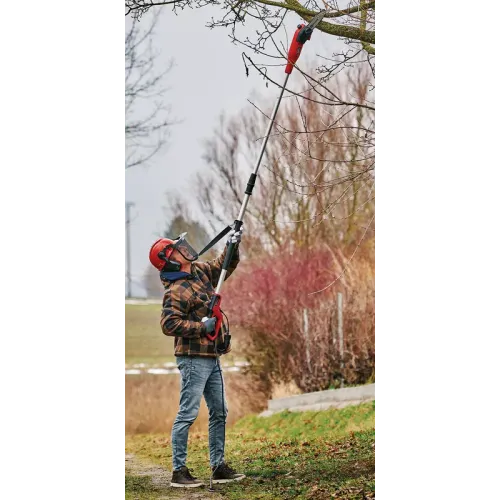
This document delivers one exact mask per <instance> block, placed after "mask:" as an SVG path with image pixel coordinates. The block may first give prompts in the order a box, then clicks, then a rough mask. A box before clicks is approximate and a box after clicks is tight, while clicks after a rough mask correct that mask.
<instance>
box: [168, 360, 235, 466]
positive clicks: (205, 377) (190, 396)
mask: <svg viewBox="0 0 500 500" xmlns="http://www.w3.org/2000/svg"><path fill="white" fill-rule="evenodd" d="M177 366H178V367H179V371H180V372H181V400H180V405H179V412H178V413H177V417H176V419H175V422H174V426H173V427H172V462H173V470H178V469H180V468H181V467H183V466H184V465H186V458H187V442H188V433H189V428H190V427H191V425H192V423H193V422H194V421H195V420H196V417H197V416H198V411H199V409H200V403H201V397H202V396H205V401H206V403H207V407H208V417H209V420H208V444H209V447H210V465H211V466H212V467H213V466H215V465H218V464H219V463H220V462H221V461H222V460H224V445H225V438H226V436H225V430H226V417H227V412H228V410H227V401H226V400H225V398H224V400H223V387H224V383H223V381H222V370H221V368H220V362H219V361H218V360H217V358H204V357H198V356H178V357H177ZM224 392H225V391H224Z"/></svg>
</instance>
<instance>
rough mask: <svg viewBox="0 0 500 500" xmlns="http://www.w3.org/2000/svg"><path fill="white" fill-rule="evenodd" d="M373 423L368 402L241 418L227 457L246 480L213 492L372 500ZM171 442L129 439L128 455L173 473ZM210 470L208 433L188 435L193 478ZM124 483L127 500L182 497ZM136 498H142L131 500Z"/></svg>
mask: <svg viewBox="0 0 500 500" xmlns="http://www.w3.org/2000/svg"><path fill="white" fill-rule="evenodd" d="M374 424H375V404H374V403H373V402H372V403H366V404H363V405H359V406H351V407H347V408H344V409H341V410H327V411H322V412H304V413H282V414H280V415H274V416H272V417H270V418H265V419H264V418H257V417H255V416H249V417H245V418H244V419H242V420H240V421H239V422H237V424H235V425H234V426H233V427H231V428H229V429H228V430H227V439H226V457H227V459H228V461H229V462H230V464H231V465H233V466H234V467H235V468H236V469H238V470H240V471H242V472H244V473H245V474H246V475H247V478H246V479H244V480H243V481H241V482H239V483H232V484H229V485H222V486H218V492H219V494H220V495H221V497H222V498H227V499H231V500H237V499H245V500H255V499H260V500H274V499H279V498H285V499H291V498H294V499H304V500H308V499H314V500H323V499H332V498H335V499H338V500H358V499H359V500H362V499H363V500H364V499H372V498H374V495H375V494H374V489H375V450H374V446H375V430H374ZM169 441H170V436H169V435H168V434H157V435H151V434H149V435H145V434H144V435H135V436H129V437H127V440H126V449H127V452H129V453H133V454H134V455H136V457H138V458H139V459H140V458H143V459H144V460H148V461H150V462H153V463H156V464H159V465H161V466H162V467H165V468H167V469H170V467H171V458H172V454H171V449H170V442H169ZM207 464H208V444H207V435H206V433H192V435H191V436H190V444H189V459H188V467H190V468H192V469H193V473H194V475H195V476H197V477H200V478H201V479H204V480H207V479H208V477H209V470H208V465H207ZM127 481H128V483H126V491H127V495H128V496H127V498H128V499H132V498H138V499H140V500H143V499H144V500H145V499H146V498H147V499H156V498H160V497H161V498H164V499H167V498H177V497H178V495H179V492H177V491H172V490H171V489H168V488H158V487H153V485H152V483H151V482H149V483H148V480H147V479H140V480H138V479H133V476H129V479H128V480H127ZM127 484H128V486H127ZM148 484H150V485H151V487H150V488H149V490H148V486H147V485H148ZM141 488H143V490H144V491H142V490H141ZM139 490H141V491H139ZM198 491H199V490H198ZM136 494H140V495H142V496H133V495H136ZM144 495H150V496H144Z"/></svg>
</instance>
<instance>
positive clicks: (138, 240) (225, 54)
mask: <svg viewBox="0 0 500 500" xmlns="http://www.w3.org/2000/svg"><path fill="white" fill-rule="evenodd" d="M216 14H217V8H215V9H214V8H211V7H206V8H202V9H197V10H189V9H187V10H186V11H184V12H180V13H179V15H178V16H176V15H175V14H173V13H172V11H171V10H169V9H168V8H163V9H162V10H161V15H160V19H159V22H158V24H157V27H156V33H155V37H154V45H155V48H156V49H157V50H159V51H160V56H159V57H158V64H160V65H161V64H164V65H167V64H168V61H169V60H170V59H171V58H173V59H174V60H175V66H174V68H173V69H172V71H171V72H170V73H169V75H168V77H167V80H166V81H167V83H168V85H169V87H170V90H169V92H167V93H166V94H165V101H166V103H167V104H171V106H172V114H173V115H174V116H175V117H176V118H178V119H180V120H182V122H181V123H180V124H178V125H175V126H174V127H173V128H172V129H171V136H170V141H169V145H168V146H167V147H166V148H165V149H164V150H163V151H162V152H160V153H159V154H158V155H157V156H155V157H154V159H153V160H151V161H150V162H149V166H148V167H142V166H138V167H133V168H131V169H128V170H127V171H126V174H125V184H126V186H125V199H126V201H128V202H133V203H134V204H135V206H134V207H133V208H132V223H131V225H130V231H131V233H130V235H131V242H132V243H131V274H132V279H133V280H134V283H133V285H132V292H133V295H134V296H142V295H143V293H144V291H143V288H142V286H141V285H142V283H141V282H142V276H143V274H144V272H145V270H146V268H147V266H148V265H150V264H149V259H148V252H149V249H150V247H151V244H152V243H153V241H154V240H155V239H157V238H158V237H160V236H161V232H162V231H163V229H164V228H165V226H166V219H165V213H164V210H163V207H164V205H165V199H166V192H168V191H170V190H181V191H184V192H186V191H189V190H190V184H191V182H190V181H191V179H192V177H193V175H194V174H195V172H197V171H202V170H203V168H204V162H203V160H202V158H201V157H202V154H203V145H202V143H203V140H204V139H207V138H210V137H211V134H212V131H213V129H214V128H215V127H216V125H217V119H218V117H219V115H220V113H221V112H222V111H223V110H224V111H225V112H226V113H227V114H228V115H233V114H235V113H237V112H239V111H240V110H241V109H242V108H244V107H245V105H246V104H247V98H249V97H250V96H251V95H252V93H253V94H254V95H255V93H256V94H257V95H258V97H257V98H256V104H262V105H264V104H265V102H266V100H268V102H270V103H271V106H272V104H273V102H274V100H275V99H276V97H277V94H278V91H277V89H276V87H274V86H272V85H269V87H268V88H266V86H265V83H264V82H263V80H262V78H261V77H260V76H259V75H258V74H257V73H256V71H253V72H252V71H250V76H249V77H248V78H247V77H246V74H245V68H244V65H243V62H242V57H241V54H242V52H243V50H244V47H242V46H239V45H234V44H232V43H231V42H230V40H229V38H228V31H227V30H225V29H223V28H218V29H213V30H210V29H208V28H206V27H205V24H206V22H207V21H208V20H209V19H210V17H211V16H212V15H213V16H214V17H215V15H216ZM150 20H151V17H148V16H147V15H146V16H144V17H143V18H142V20H141V24H142V23H144V25H145V26H146V25H147V24H148V23H149V22H150ZM287 20H288V21H287V29H288V32H289V33H290V32H292V33H293V31H294V30H295V28H296V24H298V22H300V18H299V16H297V15H296V14H295V13H290V14H289V15H288V16H287ZM127 23H128V20H127ZM288 25H290V26H288ZM247 29H248V30H250V29H251V28H250V27H248V26H247ZM333 38H334V37H331V36H328V35H324V34H322V33H321V32H318V31H316V32H315V33H314V36H313V38H312V39H311V42H308V44H307V45H306V47H307V49H308V50H309V52H311V54H305V55H302V56H301V60H300V62H301V63H302V64H304V63H305V62H306V61H307V60H311V59H313V58H314V55H315V54H316V53H317V52H319V51H321V49H323V50H324V48H326V44H327V43H328V45H329V50H330V51H331V50H332V43H335V40H332V39H333ZM246 52H247V53H248V54H249V55H252V54H251V53H249V51H248V50H246ZM304 52H307V51H306V49H304ZM322 53H323V54H324V53H325V52H322ZM271 76H272V77H273V78H275V79H276V80H277V81H278V82H281V81H282V80H283V78H284V68H283V67H282V68H276V69H274V71H273V72H272V73H271ZM301 81H302V80H301V77H300V75H299V74H296V73H292V75H291V77H290V80H289V85H288V86H289V87H293V86H294V85H297V84H300V83H301ZM263 132H264V131H263ZM234 217H235V215H234V214H229V215H228V222H230V221H231V220H233V219H234ZM221 229H222V228H221Z"/></svg>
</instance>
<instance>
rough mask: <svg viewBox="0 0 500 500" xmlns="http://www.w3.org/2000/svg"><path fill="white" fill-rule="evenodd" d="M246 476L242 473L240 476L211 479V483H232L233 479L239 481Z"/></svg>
mask: <svg viewBox="0 0 500 500" xmlns="http://www.w3.org/2000/svg"><path fill="white" fill-rule="evenodd" d="M245 478H246V476H245V474H243V475H242V476H241V477H235V478H234V479H212V483H214V484H223V483H232V482H233V481H241V480H242V479H245Z"/></svg>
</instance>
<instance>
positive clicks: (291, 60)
mask: <svg viewBox="0 0 500 500" xmlns="http://www.w3.org/2000/svg"><path fill="white" fill-rule="evenodd" d="M325 13H326V11H322V12H320V13H319V14H317V15H316V16H314V18H313V19H311V21H310V22H309V24H307V25H305V24H299V25H298V26H297V30H296V31H295V33H294V35H293V39H292V43H291V44H290V48H289V50H288V57H287V65H286V68H285V73H286V77H285V81H284V82H283V85H282V87H281V90H280V94H279V96H278V99H277V101H276V104H275V105H274V109H273V112H272V113H271V117H270V119H269V124H268V125H267V130H266V134H265V136H264V140H263V142H262V146H261V148H260V153H259V156H258V158H257V162H256V163H255V167H254V170H253V172H252V174H251V175H250V178H249V179H248V182H247V188H246V190H245V197H244V198H243V203H242V204H241V208H240V213H239V214H238V218H237V219H236V220H235V221H234V230H235V231H236V232H237V231H239V230H240V229H241V226H242V225H243V216H244V215H245V212H246V209H247V205H248V201H249V200H250V196H252V191H253V188H254V186H255V181H256V180H257V172H258V171H259V167H260V164H261V162H262V158H263V157H264V152H265V150H266V146H267V141H268V140H269V136H270V135H271V130H272V128H273V125H274V120H275V119H276V115H277V113H278V108H279V106H280V103H281V99H282V97H283V93H284V92H285V88H286V84H287V83H288V78H289V77H290V74H291V73H292V70H293V68H294V66H295V63H296V62H297V60H298V58H299V56H300V53H301V51H302V47H303V45H304V43H306V42H307V40H310V39H311V34H312V32H313V30H314V28H315V27H316V26H317V25H318V24H319V23H320V21H321V20H322V19H323V17H324V15H325ZM235 246H236V244H235V243H229V245H228V247H227V251H226V257H225V258H224V263H223V264H222V270H221V273H220V276H219V281H218V282H217V288H216V289H215V293H214V294H213V296H212V299H211V301H210V305H209V307H208V313H209V316H217V323H216V329H215V332H214V334H213V335H207V336H208V338H209V339H210V340H215V339H216V338H217V336H218V335H219V330H220V327H221V324H222V313H221V311H220V303H221V296H220V290H221V288H222V284H223V283H224V280H225V279H226V275H227V270H228V269H229V264H230V263H231V260H232V259H233V253H234V249H235Z"/></svg>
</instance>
